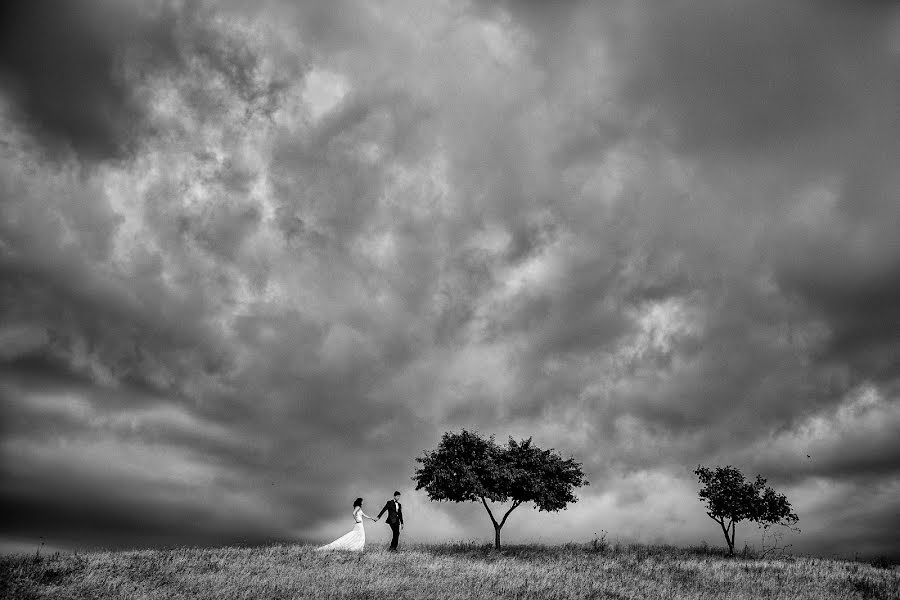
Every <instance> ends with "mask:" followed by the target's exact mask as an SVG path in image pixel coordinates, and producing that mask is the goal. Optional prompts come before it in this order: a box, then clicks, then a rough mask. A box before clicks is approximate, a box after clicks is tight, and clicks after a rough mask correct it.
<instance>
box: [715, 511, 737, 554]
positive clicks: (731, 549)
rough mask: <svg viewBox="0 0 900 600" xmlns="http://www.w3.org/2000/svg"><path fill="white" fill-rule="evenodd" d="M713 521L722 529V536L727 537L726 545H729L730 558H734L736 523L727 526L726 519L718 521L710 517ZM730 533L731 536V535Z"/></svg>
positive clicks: (732, 522)
mask: <svg viewBox="0 0 900 600" xmlns="http://www.w3.org/2000/svg"><path fill="white" fill-rule="evenodd" d="M710 517H712V519H713V520H714V521H715V522H716V523H718V524H719V527H721V528H722V534H723V535H724V536H725V543H726V544H728V556H734V521H731V522H730V523H729V524H728V525H725V519H721V520H720V519H716V518H715V517H713V516H712V515H710ZM729 533H730V535H729Z"/></svg>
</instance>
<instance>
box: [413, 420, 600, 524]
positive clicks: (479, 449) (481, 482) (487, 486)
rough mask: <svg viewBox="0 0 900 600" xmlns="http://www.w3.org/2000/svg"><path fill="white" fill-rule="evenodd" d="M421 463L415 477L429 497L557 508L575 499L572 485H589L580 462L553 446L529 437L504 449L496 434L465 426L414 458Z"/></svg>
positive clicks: (552, 509)
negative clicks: (540, 444)
mask: <svg viewBox="0 0 900 600" xmlns="http://www.w3.org/2000/svg"><path fill="white" fill-rule="evenodd" d="M416 462H417V463H419V464H420V465H421V467H419V468H417V469H416V474H415V476H414V477H413V480H414V481H416V489H417V490H418V489H424V490H425V491H426V492H427V493H428V497H429V498H431V499H432V500H438V501H440V500H448V501H450V502H469V501H477V500H481V499H485V500H490V501H492V502H507V501H510V500H511V501H513V503H514V504H515V505H516V506H518V505H520V504H522V503H525V502H534V504H535V507H536V508H537V509H538V510H544V511H557V510H561V509H564V508H565V507H566V505H567V504H569V503H570V502H576V501H577V498H576V497H575V494H574V488H576V487H581V486H583V485H588V482H587V481H586V480H585V478H584V474H583V473H582V471H581V465H580V464H579V463H577V462H575V460H574V459H572V458H569V459H565V460H564V459H563V458H562V457H561V456H560V455H559V454H557V453H556V452H554V451H552V450H542V449H540V448H538V447H537V446H535V445H534V444H533V443H532V441H531V438H528V439H527V440H522V441H521V442H516V441H515V440H513V439H512V438H510V439H509V442H508V444H507V446H506V447H502V446H499V445H498V444H497V443H496V442H495V441H494V437H493V436H491V437H490V438H483V437H481V436H479V435H478V434H477V433H472V432H469V431H466V430H463V431H462V432H460V433H445V434H444V435H443V437H442V438H441V442H440V443H439V444H438V447H437V448H436V449H435V450H433V451H430V452H429V451H426V452H425V456H423V457H420V458H417V459H416Z"/></svg>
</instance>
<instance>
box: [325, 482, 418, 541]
mask: <svg viewBox="0 0 900 600" xmlns="http://www.w3.org/2000/svg"><path fill="white" fill-rule="evenodd" d="M362 505H363V499H362V498H357V499H356V501H355V502H353V520H354V521H356V525H354V526H353V529H351V530H350V532H349V533H347V534H345V535H342V536H341V537H339V538H338V539H336V540H334V541H333V542H331V543H330V544H326V545H324V546H319V547H318V548H316V550H354V551H356V552H362V550H363V548H365V546H366V529H365V527H363V517H365V518H367V519H372V521H375V522H376V523H377V522H378V519H380V518H381V515H383V514H384V513H387V514H388V516H387V519H386V520H385V521H386V522H387V524H388V525H390V526H391V532H392V533H393V537H392V538H391V552H396V551H397V542H399V541H400V530H401V529H403V506H402V505H401V504H400V492H394V499H393V500H388V501H387V502H385V503H384V508H382V509H381V512H380V513H378V516H377V517H375V518H372V517H370V516H369V515H367V514H366V513H364V512H363V509H362Z"/></svg>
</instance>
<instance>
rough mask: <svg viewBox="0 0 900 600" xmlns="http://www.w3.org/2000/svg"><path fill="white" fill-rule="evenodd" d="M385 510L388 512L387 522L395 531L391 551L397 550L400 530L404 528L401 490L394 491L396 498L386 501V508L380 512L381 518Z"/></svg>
mask: <svg viewBox="0 0 900 600" xmlns="http://www.w3.org/2000/svg"><path fill="white" fill-rule="evenodd" d="M385 511H387V514H388V516H387V519H386V521H387V524H388V525H390V526H391V531H392V532H393V533H394V537H393V538H391V552H396V551H397V542H398V541H400V530H401V529H403V507H402V506H401V505H400V492H394V499H393V500H388V501H387V502H385V504H384V508H382V509H381V512H380V513H378V518H379V519H380V518H381V515H383V514H384V513H385Z"/></svg>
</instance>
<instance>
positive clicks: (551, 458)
mask: <svg viewBox="0 0 900 600" xmlns="http://www.w3.org/2000/svg"><path fill="white" fill-rule="evenodd" d="M501 457H502V464H503V467H502V469H501V472H503V473H504V477H503V482H504V483H505V485H506V489H505V494H504V495H506V496H507V497H508V498H509V499H511V500H513V501H514V502H518V503H520V504H521V503H523V502H534V505H535V508H537V509H538V510H539V511H540V510H543V511H548V512H549V511H557V510H565V508H566V505H567V504H569V503H571V502H577V501H578V499H577V498H576V497H575V493H574V492H575V488H577V487H581V486H583V485H588V482H587V481H586V480H585V478H584V473H582V471H581V465H580V464H578V463H577V462H575V460H574V459H572V458H569V459H565V460H563V458H562V457H561V456H560V455H559V454H557V453H555V452H553V451H552V450H541V449H540V448H538V447H536V446H535V445H534V444H533V443H532V442H531V438H528V439H527V440H522V441H521V442H516V441H515V440H514V439H512V438H509V442H508V443H507V447H506V448H503V449H501Z"/></svg>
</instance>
